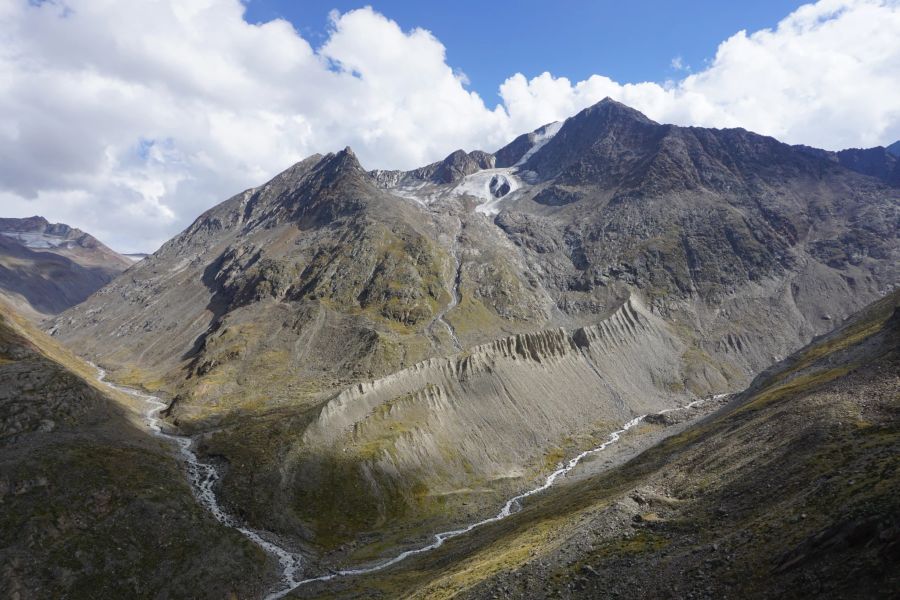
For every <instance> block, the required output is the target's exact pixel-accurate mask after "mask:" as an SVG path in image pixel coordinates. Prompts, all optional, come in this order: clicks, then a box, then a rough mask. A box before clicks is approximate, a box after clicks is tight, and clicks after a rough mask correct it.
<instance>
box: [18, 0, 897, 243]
mask: <svg viewBox="0 0 900 600" xmlns="http://www.w3.org/2000/svg"><path fill="white" fill-rule="evenodd" d="M331 19H332V20H331V31H330V33H329V36H328V38H327V40H326V42H325V43H324V45H323V46H322V47H321V48H319V49H314V48H313V47H312V46H311V45H310V44H309V43H308V42H307V41H306V40H304V39H303V38H302V37H301V36H300V35H299V34H298V33H297V32H296V31H295V30H294V28H293V27H292V26H291V25H290V24H289V23H287V22H286V21H282V20H275V21H270V22H268V23H264V24H260V25H253V24H249V23H247V22H246V21H244V19H243V6H242V4H241V3H240V2H239V0H160V1H158V2H143V1H136V2H128V3H124V2H118V1H116V0H66V1H65V2H64V3H63V2H62V1H61V0H60V1H57V2H43V3H39V4H37V5H35V4H32V3H29V2H27V1H26V0H3V1H0V206H2V210H0V213H3V215H4V216H6V215H18V216H24V215H30V214H35V213H38V214H44V215H45V216H46V217H48V218H50V219H51V220H59V221H64V222H67V223H70V224H72V225H76V226H79V227H82V228H84V229H86V230H88V231H90V232H91V233H94V234H95V235H97V236H98V237H100V238H101V239H103V240H105V241H107V242H109V243H110V244H111V245H113V246H114V247H116V248H118V249H121V250H144V249H152V248H154V247H156V246H158V245H159V244H160V243H161V242H162V241H164V240H165V239H166V238H168V237H169V236H171V235H172V234H174V233H175V232H177V231H178V230H179V229H180V228H182V227H184V226H185V225H187V224H188V223H189V222H190V221H191V219H193V218H194V217H195V216H196V215H197V214H199V213H200V212H201V211H202V210H204V209H206V208H208V207H209V206H211V205H212V204H214V203H215V202H217V201H220V200H222V199H224V198H225V197H227V196H229V195H231V194H233V193H235V192H237V191H239V190H241V189H244V188H246V187H250V186H252V185H257V184H259V183H262V182H263V181H265V180H266V178H268V177H269V176H271V175H273V174H274V173H276V172H277V171H279V170H281V169H283V168H285V167H286V166H288V165H289V164H291V163H292V162H294V161H296V160H299V159H300V158H302V157H304V156H307V155H309V154H312V153H314V152H327V151H333V150H336V149H338V148H341V147H343V146H346V145H350V146H352V147H353V148H354V149H355V150H356V152H357V154H358V155H359V156H360V158H361V160H362V161H363V164H364V165H365V166H367V167H369V168H374V167H391V168H411V167H414V166H419V165H422V164H425V163H427V162H430V161H432V160H436V159H439V158H441V157H443V156H445V155H446V154H448V153H449V152H450V151H452V150H454V149H456V148H460V147H462V148H466V149H474V148H482V149H487V150H493V149H496V148H497V147H499V146H501V145H502V144H503V143H505V142H506V141H508V140H509V139H511V138H512V137H514V136H515V135H517V134H519V133H522V132H524V131H528V130H531V129H534V128H535V127H537V126H539V125H542V124H544V123H546V122H549V121H553V120H557V119H560V118H564V117H567V116H570V115H571V114H574V113H575V112H577V111H578V110H579V109H581V108H584V107H585V106H588V105H590V104H592V103H594V102H596V101H598V100H600V99H602V98H603V97H605V96H612V97H613V98H616V99H618V100H620V101H622V102H625V103H626V104H629V105H631V106H634V107H635V108H637V109H639V110H642V111H643V112H645V113H646V114H647V115H648V116H650V117H651V118H654V119H656V120H658V121H665V122H675V123H680V124H697V125H707V126H717V127H726V126H742V127H746V128H748V129H752V130H755V131H759V132H761V133H766V134H771V135H775V136H776V137H779V138H781V139H783V140H785V141H788V142H796V143H800V142H802V143H807V144H811V145H817V146H822V147H827V148H840V147H849V146H871V145H875V144H878V143H885V142H889V141H891V140H893V139H896V138H898V137H900V103H898V102H897V100H896V99H897V98H898V97H900V44H898V42H897V40H896V37H897V36H896V32H897V31H900V8H898V3H897V2H896V1H895V0H894V1H890V2H887V1H881V2H879V1H876V0H868V1H864V0H845V1H844V0H822V1H821V2H819V3H817V4H815V5H807V6H804V7H801V8H800V9H798V10H797V11H795V12H794V13H793V14H791V15H789V16H788V17H786V18H785V19H784V20H783V21H782V22H781V23H779V25H778V27H777V28H775V29H773V30H764V31H760V32H756V33H752V34H747V33H746V32H740V33H737V34H735V35H734V36H732V37H731V38H729V39H728V40H726V41H724V42H723V43H722V44H721V45H720V47H719V48H718V51H717V53H716V56H715V58H714V59H713V61H712V62H711V63H710V64H709V66H707V67H706V68H705V69H704V70H702V71H700V72H697V73H694V74H691V75H689V76H687V77H685V78H684V79H682V80H680V81H674V82H667V83H666V84H664V85H660V84H657V83H652V82H645V83H636V84H630V83H626V84H620V83H618V82H615V81H613V80H611V79H609V78H607V77H603V76H601V75H594V76H592V77H589V78H588V79H586V80H584V81H580V82H574V83H573V82H571V81H569V80H567V79H565V78H556V77H553V76H552V75H550V74H549V73H544V74H543V75H540V76H538V77H535V78H533V79H531V80H528V79H526V78H525V77H524V76H522V75H521V74H515V75H512V76H511V77H510V78H509V79H507V80H506V81H505V82H503V83H502V85H501V86H500V95H501V99H502V105H500V106H496V107H493V108H491V107H488V106H486V105H485V103H484V102H483V100H482V99H481V98H480V97H479V96H478V95H477V94H475V93H472V92H470V91H468V90H467V89H466V85H467V83H468V81H467V78H466V76H465V74H463V73H462V72H461V71H459V70H455V69H454V68H453V67H452V66H451V65H448V64H447V62H446V59H445V52H444V47H443V45H442V44H441V43H440V42H439V41H438V40H437V39H435V38H434V36H433V35H432V34H431V33H429V32H427V31H425V30H421V29H415V30H412V31H402V30H401V28H400V27H399V26H398V25H397V24H396V23H395V22H393V21H391V20H390V19H388V18H386V17H384V16H382V15H380V14H378V13H376V12H374V11H373V10H371V9H361V10H357V11H351V12H349V13H344V14H339V13H332V17H331ZM681 66H682V67H683V66H684V65H683V64H681ZM673 67H674V68H676V69H677V68H678V67H677V66H676V65H675V63H674V62H673Z"/></svg>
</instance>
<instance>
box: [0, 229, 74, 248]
mask: <svg viewBox="0 0 900 600" xmlns="http://www.w3.org/2000/svg"><path fill="white" fill-rule="evenodd" d="M0 235H4V236H6V237H9V238H13V239H14V240H18V241H20V242H22V244H24V245H25V246H26V247H27V248H38V249H47V248H59V247H63V248H66V247H68V240H66V239H65V238H61V237H59V236H55V235H47V234H45V233H36V232H31V231H0Z"/></svg>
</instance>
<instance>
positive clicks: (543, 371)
mask: <svg viewBox="0 0 900 600" xmlns="http://www.w3.org/2000/svg"><path fill="white" fill-rule="evenodd" d="M898 223H900V191H898V189H897V188H894V187H891V186H889V185H887V184H885V183H884V182H882V181H880V180H878V179H877V178H874V177H870V176H867V175H863V174H860V173H857V172H855V171H853V170H850V169H848V168H846V167H844V166H842V165H841V164H839V163H837V162H835V161H833V160H831V159H830V158H828V157H825V156H817V155H814V154H811V153H809V152H807V151H804V150H801V149H797V148H794V147H791V146H788V145H786V144H782V143H780V142H778V141H777V140H774V139H772V138H768V137H764V136H759V135H756V134H753V133H750V132H747V131H744V130H740V129H731V130H715V129H702V128H693V127H687V128H686V127H676V126H672V125H661V124H658V123H655V122H653V121H651V120H650V119H647V118H646V117H645V116H643V115H641V114H640V113H638V112H637V111H634V110H632V109H630V108H628V107H625V106H623V105H621V104H618V103H616V102H613V101H611V100H605V101H603V102H600V103H599V104H597V105H595V106H593V107H591V108H588V109H586V110H584V111H582V112H581V113H579V114H578V115H575V116H574V117H572V118H570V119H568V120H566V121H565V122H564V123H557V124H551V125H548V126H545V127H543V128H541V129H539V130H537V131H535V132H532V133H531V134H527V135H525V136H522V137H520V138H517V140H516V141H514V142H513V143H512V144H510V145H509V146H507V147H506V148H505V149H502V150H501V151H498V153H497V154H496V155H487V154H485V153H479V152H471V153H465V152H461V151H460V152H455V153H453V154H451V155H450V156H449V157H447V159H445V160H444V161H440V162H438V163H434V164H433V165H429V166H428V167H424V168H423V169H418V170H415V171H410V172H387V171H377V172H367V171H365V170H364V169H363V167H362V166H361V165H360V164H359V162H358V161H357V159H356V157H355V156H354V155H353V153H352V151H350V150H349V149H345V150H343V151H341V152H338V153H336V154H328V155H325V156H320V155H314V156H312V157H309V158H308V159H306V160H304V161H302V162H300V163H297V164H296V165H294V166H293V167H291V168H290V169H288V170H286V171H285V172H283V173H281V174H280V175H278V176H276V177H275V178H274V179H273V180H272V181H270V182H268V183H266V184H265V185H263V186H260V187H258V188H253V189H250V190H247V191H245V192H243V193H241V194H238V195H237V196H235V197H233V198H231V199H229V200H227V201H226V202H224V203H222V204H220V205H218V206H216V207H214V208H212V209H211V210H209V211H207V212H206V213H205V214H203V215H201V216H200V217H199V218H198V219H197V220H196V221H195V222H194V223H193V224H192V225H191V226H190V227H189V228H188V229H186V230H185V231H184V232H182V233H181V234H179V235H178V236H177V237H175V238H174V239H173V240H171V241H169V242H168V243H166V244H165V245H164V246H163V247H162V248H161V249H160V250H159V251H157V252H156V253H154V254H153V255H152V256H149V257H147V258H146V259H144V260H142V261H140V262H139V263H136V264H135V265H134V266H133V267H132V268H131V269H129V270H128V271H127V272H126V273H124V274H123V275H121V276H119V277H118V278H117V279H116V280H114V281H113V282H112V283H111V284H109V285H107V286H106V287H104V288H103V289H101V290H100V291H98V292H97V293H95V294H94V295H92V296H91V297H90V298H89V299H88V300H87V301H86V302H84V303H83V304H81V305H79V306H77V307H75V308H74V309H71V310H69V311H67V312H65V313H64V314H62V315H60V316H59V317H57V318H56V319H55V320H54V321H53V326H52V329H51V330H52V331H53V333H54V334H55V335H57V336H58V337H59V339H61V340H62V341H64V342H66V343H68V344H71V345H73V347H77V348H79V351H80V352H83V353H84V354H85V355H86V356H88V357H90V358H91V359H92V360H95V361H96V362H98V363H99V364H102V365H103V366H104V367H108V368H109V369H110V370H111V371H112V372H113V374H114V376H115V377H116V378H117V379H118V380H119V381H122V382H125V383H131V384H137V385H142V386H145V387H148V388H151V389H157V390H161V391H162V392H163V393H166V394H168V395H169V396H170V397H171V398H172V401H173V404H172V406H171V407H170V409H169V411H168V415H169V417H170V419H171V420H172V423H173V424H176V425H178V426H179V427H181V428H183V429H184V430H186V431H191V432H208V435H207V436H206V437H205V440H204V444H203V445H202V446H201V448H200V450H201V452H206V453H207V454H209V455H215V456H216V457H217V459H221V460H222V461H224V462H226V463H227V464H228V469H227V472H226V473H225V475H224V477H223V480H222V488H221V490H220V493H221V495H222V497H223V500H224V502H225V503H226V504H227V505H228V507H229V510H230V512H231V513H233V514H241V515H242V516H244V517H245V518H246V519H247V520H248V521H249V522H250V523H252V524H253V525H254V526H255V527H258V528H261V529H268V530H271V531H275V532H277V533H279V534H283V535H285V536H287V537H294V538H299V539H301V540H303V541H304V542H306V543H308V545H309V547H310V548H314V549H317V550H320V551H321V552H322V556H324V557H326V558H325V559H323V560H326V559H330V558H331V557H333V556H334V554H335V553H338V554H340V553H343V555H341V556H338V557H337V559H339V560H343V559H345V558H350V559H351V560H355V561H366V560H368V559H369V558H372V557H375V556H383V555H386V554H389V553H390V550H391V544H393V543H396V542H398V541H399V542H400V543H401V544H409V543H413V542H415V541H418V540H421V539H422V536H423V535H424V534H425V533H426V532H430V531H433V530H434V529H433V528H434V527H437V526H443V525H445V524H448V523H456V522H459V521H461V520H464V518H465V517H467V516H470V515H476V514H482V513H484V512H485V511H489V510H491V509H492V508H496V506H495V505H496V499H497V497H498V494H500V493H505V492H508V491H511V490H521V489H524V488H525V487H526V486H528V485H529V484H530V483H532V482H533V481H534V480H535V479H536V478H537V477H538V476H539V475H541V474H542V473H546V472H547V471H548V470H550V469H551V468H552V466H553V464H554V461H555V460H556V459H561V458H564V457H567V456H571V455H572V454H574V453H576V452H577V451H579V450H581V449H583V448H584V447H586V446H588V445H589V444H590V443H592V442H593V441H596V438H597V436H603V435H605V434H606V433H608V432H609V431H610V430H612V429H614V428H615V427H616V426H618V425H620V424H621V423H622V422H623V421H625V420H628V419H630V418H631V417H633V416H635V415H637V414H640V413H641V412H642V411H644V410H660V409H663V408H665V407H671V406H676V405H678V404H681V403H684V402H686V401H688V400H691V399H694V398H696V397H698V396H705V395H709V394H714V393H721V392H726V391H734V390H737V389H742V388H743V387H744V386H745V385H747V384H748V383H749V382H750V381H751V379H752V378H753V377H754V376H755V375H756V374H758V373H759V372H760V371H762V370H763V369H765V368H766V367H768V366H769V365H771V364H772V363H773V362H775V361H777V360H779V359H781V358H783V357H784V356H787V355H788V354H790V353H791V352H793V351H795V350H796V349H797V348H799V347H800V346H802V345H803V344H804V343H806V342H808V341H809V340H810V339H812V338H813V337H814V336H815V335H819V334H822V333H824V332H826V331H828V330H829V329H831V328H832V327H833V324H834V323H837V322H840V321H841V320H843V319H844V318H845V317H846V316H848V315H850V314H852V313H853V312H854V311H856V310H858V309H859V308H861V307H862V306H864V305H865V304H867V303H868V302H871V301H872V300H874V299H876V298H878V297H880V296H882V295H884V294H885V293H887V292H889V291H890V290H892V289H894V288H895V287H896V286H897V284H898V282H900V273H898V265H900V243H898V238H897V236H898V230H900V227H898ZM604 328H606V329H604ZM648 365H649V366H648ZM550 407H552V410H550ZM467 457H471V458H467ZM350 504H352V505H353V506H352V508H353V510H352V511H350V513H347V511H344V513H343V514H345V515H347V518H346V519H345V520H344V521H343V522H342V525H341V526H333V522H332V521H329V520H328V519H326V518H323V515H329V514H332V513H333V512H334V511H336V510H338V509H340V510H344V509H345V508H347V506H349V505H350ZM329 511H331V512H329ZM401 538H402V539H401Z"/></svg>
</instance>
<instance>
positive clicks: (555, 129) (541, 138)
mask: <svg viewBox="0 0 900 600" xmlns="http://www.w3.org/2000/svg"><path fill="white" fill-rule="evenodd" d="M562 126H563V121H554V122H553V123H550V124H549V125H545V126H544V130H543V131H541V132H540V133H537V134H535V136H534V145H533V146H532V147H531V148H529V149H528V152H526V153H525V154H523V155H522V158H520V159H519V162H517V163H516V164H515V165H513V166H514V167H521V166H522V165H524V164H525V163H526V162H528V159H529V158H531V157H532V156H534V155H535V153H536V152H537V151H538V150H540V149H541V148H543V147H544V146H546V145H547V142H549V141H550V140H552V139H553V138H554V137H556V134H557V133H559V130H560V129H562Z"/></svg>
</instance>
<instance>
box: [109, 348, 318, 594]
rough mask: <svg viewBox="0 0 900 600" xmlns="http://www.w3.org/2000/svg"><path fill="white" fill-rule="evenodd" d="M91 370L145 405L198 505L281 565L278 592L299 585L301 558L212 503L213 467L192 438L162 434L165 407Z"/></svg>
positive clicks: (149, 419)
mask: <svg viewBox="0 0 900 600" xmlns="http://www.w3.org/2000/svg"><path fill="white" fill-rule="evenodd" d="M93 366H94V368H95V369H97V380H98V381H99V382H100V383H102V384H103V385H106V386H108V387H110V388H113V389H115V390H118V391H120V392H122V393H123V394H128V395H129V396H132V397H134V398H138V399H140V400H142V401H143V402H145V403H146V404H147V405H148V408H147V410H146V411H145V412H144V419H146V421H147V426H148V427H149V428H150V431H152V432H153V435H155V436H157V437H160V438H162V439H164V440H167V441H170V442H174V443H175V445H176V446H178V452H179V454H180V455H181V458H182V460H183V461H184V464H185V465H186V466H187V476H188V481H189V482H190V484H191V490H192V491H193V492H194V497H196V498H197V501H198V502H199V503H200V505H201V506H203V508H205V509H206V510H208V511H209V512H210V513H212V515H213V516H214V517H215V518H216V520H217V521H219V522H220V523H222V524H223V525H226V526H227V527H231V528H232V529H236V530H237V531H240V532H241V533H242V534H244V536H245V537H247V538H248V539H249V540H250V541H252V542H254V543H255V544H256V545H258V546H259V547H260V548H262V549H263V550H265V551H266V552H268V553H269V554H271V555H272V556H274V557H275V558H277V559H278V563H279V564H280V565H281V570H282V575H281V582H280V586H279V587H280V588H281V589H283V590H291V589H294V588H296V587H297V586H298V585H300V584H301V583H302V581H301V580H299V579H297V576H298V573H299V571H300V565H301V563H302V560H303V559H302V557H301V556H300V555H299V554H296V553H294V552H291V551H290V550H287V549H285V548H283V547H281V546H279V545H278V544H276V543H274V542H270V541H269V540H267V539H265V538H264V537H263V536H262V535H261V534H260V533H259V532H258V531H256V530H254V529H250V528H249V527H247V526H246V525H243V524H241V523H240V522H238V521H237V520H236V519H234V518H233V517H232V516H231V515H229V514H228V513H227V512H225V509H223V508H222V506H221V505H220V504H219V501H218V500H217V499H216V494H215V492H214V490H213V488H214V487H215V485H216V482H217V481H219V478H220V477H221V476H220V474H219V472H218V471H217V470H216V468H215V467H214V466H213V465H211V464H208V463H204V462H201V461H200V459H199V458H198V457H197V454H196V453H195V452H194V450H193V446H194V440H193V438H191V437H188V436H184V435H175V434H172V433H166V432H165V431H163V430H162V419H160V417H159V413H160V412H162V411H163V410H164V409H165V408H166V404H165V403H164V402H163V401H161V400H160V399H159V398H157V397H156V396H153V395H150V394H145V393H143V392H141V391H138V390H136V389H133V388H129V387H125V386H123V385H118V384H115V383H111V382H109V381H107V380H106V371H105V370H103V369H101V368H100V367H98V366H96V365H93ZM276 597H280V596H276Z"/></svg>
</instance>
